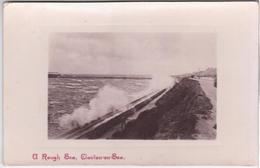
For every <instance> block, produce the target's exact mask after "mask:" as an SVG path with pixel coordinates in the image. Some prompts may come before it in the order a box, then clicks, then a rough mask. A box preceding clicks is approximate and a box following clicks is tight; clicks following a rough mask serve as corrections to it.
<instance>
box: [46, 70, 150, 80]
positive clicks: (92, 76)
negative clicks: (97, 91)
mask: <svg viewBox="0 0 260 168" xmlns="http://www.w3.org/2000/svg"><path fill="white" fill-rule="evenodd" d="M48 78H86V79H98V78H102V79H152V76H151V75H110V74H109V75H106V74H61V73H57V72H50V73H49V74H48Z"/></svg>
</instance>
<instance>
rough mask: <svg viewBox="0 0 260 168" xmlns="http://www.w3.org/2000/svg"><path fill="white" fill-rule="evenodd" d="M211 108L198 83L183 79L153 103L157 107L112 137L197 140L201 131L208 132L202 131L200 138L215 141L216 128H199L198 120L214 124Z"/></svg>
mask: <svg viewBox="0 0 260 168" xmlns="http://www.w3.org/2000/svg"><path fill="white" fill-rule="evenodd" d="M212 108H213V105H212V103H211V101H210V99H209V98H208V97H207V96H206V94H205V92H204V91H203V89H202V87H201V85H200V83H199V82H198V81H197V80H193V79H189V78H184V79H182V80H181V81H180V82H179V83H177V84H176V85H175V86H174V87H173V88H171V89H170V90H169V91H168V92H166V93H165V94H164V95H163V96H162V97H161V98H160V99H159V100H158V101H157V102H156V107H154V108H152V109H149V110H146V111H144V112H142V113H141V114H140V115H139V116H138V118H137V119H135V120H132V121H129V122H128V123H127V124H126V126H125V128H124V129H123V130H120V131H117V132H115V133H114V134H113V135H112V137H111V138H112V139H198V137H202V136H201V134H202V132H203V130H208V131H204V132H203V139H214V138H216V134H215V132H216V131H215V129H216V125H215V124H214V125H213V126H212V124H205V125H201V123H203V122H201V120H206V121H210V120H211V122H213V123H216V121H215V118H211V116H212V115H211V113H212ZM199 123H200V126H199V127H198V124H199ZM205 127H210V128H205ZM212 130H213V131H212ZM212 132H214V133H212Z"/></svg>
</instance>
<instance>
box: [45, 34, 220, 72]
mask: <svg viewBox="0 0 260 168" xmlns="http://www.w3.org/2000/svg"><path fill="white" fill-rule="evenodd" d="M49 49H50V52H49V53H50V55H49V72H59V73H69V74H123V75H152V74H166V75H177V74H183V73H189V72H195V71H199V70H204V69H206V68H208V67H216V35H215V34H214V33H106V32H102V33H56V34H53V35H52V36H51V37H50V44H49Z"/></svg>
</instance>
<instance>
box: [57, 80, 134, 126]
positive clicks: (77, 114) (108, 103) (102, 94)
mask: <svg viewBox="0 0 260 168" xmlns="http://www.w3.org/2000/svg"><path fill="white" fill-rule="evenodd" d="M128 103H129V98H128V96H127V95H126V93H125V92H124V91H123V90H120V89H118V88H116V87H114V86H111V85H106V86H104V87H103V88H101V89H100V90H99V91H98V93H97V95H96V96H95V97H94V98H93V99H91V100H90V102H89V105H88V106H81V107H79V108H77V109H75V110H74V111H73V113H71V114H65V115H63V116H62V117H61V118H59V124H60V126H61V127H62V128H66V129H73V128H77V127H80V126H83V125H84V124H86V123H88V122H90V121H93V120H95V119H97V118H98V117H102V116H104V115H105V114H107V113H110V112H115V111H116V110H119V109H121V108H124V106H125V105H126V104H128Z"/></svg>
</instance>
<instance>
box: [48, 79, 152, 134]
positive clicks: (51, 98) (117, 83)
mask: <svg viewBox="0 0 260 168" xmlns="http://www.w3.org/2000/svg"><path fill="white" fill-rule="evenodd" d="M149 82H150V79H141V78H139V79H127V78H123V79H120V78H100V77H99V78H94V77H93V78H82V77H66V78H62V77H54V78H49V81H48V137H49V138H54V137H57V136H58V135H60V134H63V133H65V132H67V131H69V129H68V128H64V127H62V126H61V125H60V118H61V117H62V116H64V115H66V114H72V113H73V112H74V111H75V109H78V108H80V107H84V106H88V104H89V103H90V101H91V100H92V99H93V98H95V96H96V95H97V94H98V92H99V91H100V90H101V89H102V88H104V87H105V86H110V87H113V88H117V89H118V90H120V91H121V92H124V93H125V94H126V95H127V96H128V97H130V99H129V100H131V99H133V98H134V96H135V95H138V93H141V92H142V91H144V90H146V89H147V88H148V87H149ZM116 98H117V97H115V96H113V93H112V92H111V99H116Z"/></svg>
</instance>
